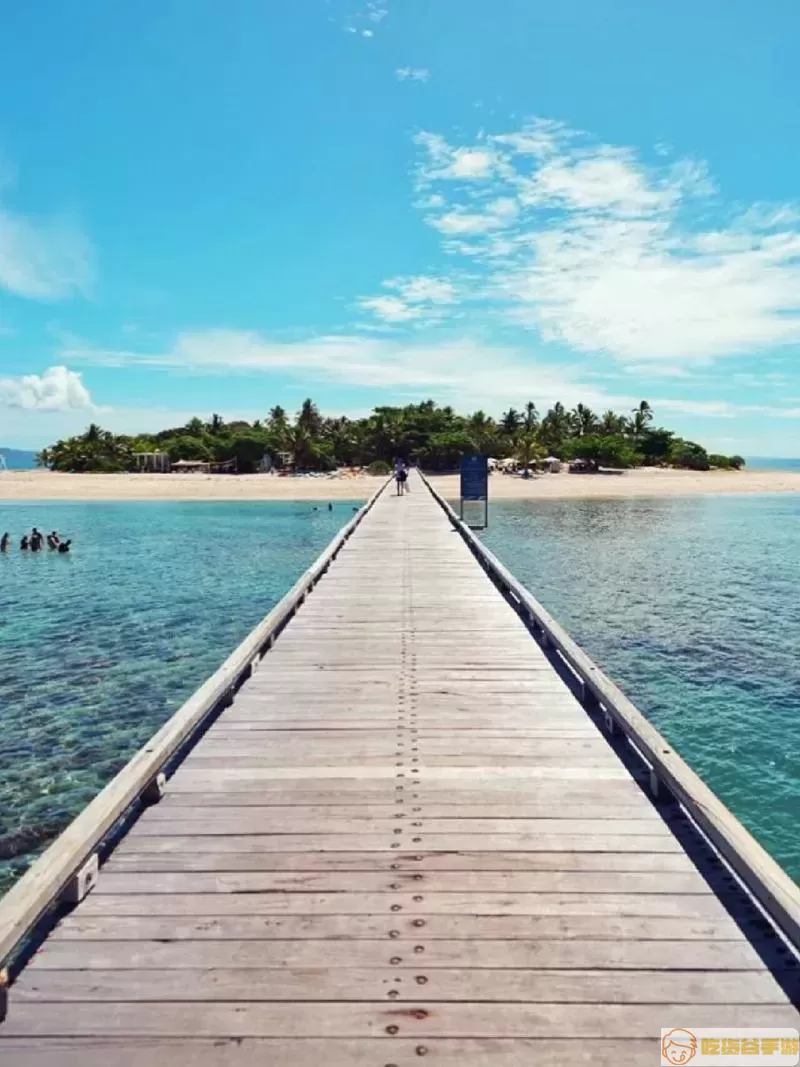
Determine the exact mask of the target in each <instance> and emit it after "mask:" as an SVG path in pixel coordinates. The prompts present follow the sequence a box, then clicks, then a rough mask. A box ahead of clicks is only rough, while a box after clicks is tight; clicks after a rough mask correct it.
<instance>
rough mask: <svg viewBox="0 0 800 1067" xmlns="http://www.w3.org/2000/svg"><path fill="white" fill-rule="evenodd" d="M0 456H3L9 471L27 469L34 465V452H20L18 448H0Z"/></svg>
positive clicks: (31, 468)
mask: <svg viewBox="0 0 800 1067" xmlns="http://www.w3.org/2000/svg"><path fill="white" fill-rule="evenodd" d="M0 456H4V457H5V461H6V466H7V467H8V469H9V470H10V471H29V470H33V468H34V467H35V466H36V453H35V452H22V451H20V449H18V448H0Z"/></svg>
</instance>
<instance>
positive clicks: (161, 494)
mask: <svg viewBox="0 0 800 1067" xmlns="http://www.w3.org/2000/svg"><path fill="white" fill-rule="evenodd" d="M382 481H383V479H381V478H373V477H370V476H368V475H353V476H337V475H334V476H326V477H297V478H292V477H278V476H274V475H263V474H247V475H240V476H238V477H234V476H230V475H224V474H211V475H208V474H57V473H53V472H51V471H39V470H37V471H5V472H3V473H2V474H0V501H15V500H75V501H82V500H323V501H328V500H331V501H333V500H364V499H366V498H367V497H369V496H370V495H371V494H372V493H373V492H374V491H375V490H376V489H377V488H378V487H379V486H380V485H381V483H382ZM431 482H432V484H433V485H434V486H435V487H436V489H437V490H438V491H439V492H440V493H441V494H442V495H443V496H445V497H447V498H448V499H451V500H452V499H456V498H457V497H458V487H459V479H458V476H457V475H438V476H434V477H432V478H431ZM797 492H800V473H794V472H787V471H746V470H745V471H708V472H696V471H682V470H660V469H655V468H643V469H640V470H631V471H624V472H620V473H602V474H567V473H562V474H541V475H537V476H536V477H535V478H532V479H530V480H529V481H525V480H523V479H522V478H519V477H515V476H511V475H505V474H499V473H497V474H493V475H492V476H491V478H490V481H489V495H490V498H494V499H496V500H533V499H537V498H546V499H581V498H602V497H618V498H619V497H646V496H650V497H653V496H655V497H667V496H698V495H708V494H716V493H797Z"/></svg>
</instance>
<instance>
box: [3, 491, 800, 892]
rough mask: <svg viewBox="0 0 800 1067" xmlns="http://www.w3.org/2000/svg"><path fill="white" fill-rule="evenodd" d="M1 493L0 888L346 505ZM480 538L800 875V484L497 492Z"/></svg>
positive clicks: (288, 577)
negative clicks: (690, 493)
mask: <svg viewBox="0 0 800 1067" xmlns="http://www.w3.org/2000/svg"><path fill="white" fill-rule="evenodd" d="M353 506H354V505H352V504H340V503H337V504H336V505H335V507H334V511H333V512H332V513H329V512H328V511H327V509H326V508H325V506H324V505H320V506H319V510H318V511H314V510H313V505H312V504H309V503H243V504H235V503H222V502H220V503H208V504H201V503H180V504H166V503H118V504H117V503H115V504H112V503H102V504H101V503H92V504H27V503H26V504H18V505H5V504H0V532H2V531H3V530H6V529H8V530H9V531H11V532H12V533H13V534H14V536H15V546H16V543H17V541H18V537H19V535H20V534H21V533H22V531H23V530H24V529H26V528H30V527H31V526H32V525H36V526H38V527H40V528H41V529H44V530H49V529H52V528H53V527H55V528H56V529H58V530H59V531H60V532H63V533H64V534H65V535H66V536H71V537H73V538H74V540H75V547H74V552H73V553H72V554H70V555H69V556H66V557H64V556H53V555H51V554H49V553H47V552H45V553H42V554H40V555H38V556H30V555H28V554H22V553H20V552H19V551H18V550H17V549H16V547H15V549H14V551H12V552H11V553H10V554H9V555H8V556H6V557H2V556H0V891H2V889H3V888H7V887H8V885H10V884H11V882H12V881H13V878H14V877H15V875H16V874H18V873H19V872H21V871H22V870H24V869H25V867H26V866H27V864H28V863H29V862H30V860H31V859H32V858H33V857H34V856H35V855H36V853H37V852H38V851H39V850H41V848H42V847H44V845H45V844H46V843H47V842H49V841H50V840H51V839H52V837H53V836H54V835H55V834H57V833H58V832H60V831H61V830H62V829H63V828H64V826H65V825H66V824H67V822H68V821H69V820H70V818H71V817H72V816H74V815H75V814H76V813H77V812H78V811H79V810H80V809H81V808H82V807H83V806H84V805H85V803H86V802H87V801H88V800H89V799H90V798H91V797H92V796H93V795H94V794H95V793H96V792H97V791H98V789H100V788H101V787H102V786H103V785H104V784H105V782H106V781H108V779H109V778H110V777H111V776H112V775H113V774H114V773H115V772H116V771H117V770H118V769H119V768H120V767H121V766H122V764H123V763H124V762H125V761H126V760H127V759H128V758H130V756H131V755H132V754H133V753H134V752H135V751H136V750H137V749H138V748H139V747H140V746H141V745H142V744H143V743H144V741H146V740H147V738H149V737H150V736H151V735H152V733H153V732H154V731H155V730H156V728H157V727H158V726H160V725H161V724H162V723H163V722H164V721H165V720H166V719H167V718H168V717H169V716H170V715H171V714H172V713H173V712H174V711H175V710H176V709H177V708H178V707H179V706H180V704H181V703H182V702H183V701H184V700H185V699H186V697H188V696H189V695H190V694H191V693H192V692H193V691H194V689H195V688H196V687H197V686H198V685H199V684H200V683H201V682H203V681H204V680H205V678H207V677H208V675H209V674H211V673H212V672H213V670H214V669H215V668H216V667H217V666H218V665H219V664H220V663H221V662H222V660H223V659H224V658H225V657H226V656H227V655H228V653H229V652H230V651H231V650H232V649H233V648H234V647H235V646H236V644H237V643H238V642H239V641H240V640H241V639H242V638H243V637H244V636H245V635H246V634H247V632H248V631H249V630H250V629H251V628H252V626H253V625H254V624H255V623H256V622H257V621H258V620H259V619H260V618H262V617H263V615H264V614H266V612H267V611H268V610H269V609H270V607H271V606H272V605H273V604H274V603H275V602H276V601H277V600H278V599H279V598H280V596H281V595H282V594H283V593H284V592H285V591H286V590H287V589H288V588H289V587H290V586H291V585H292V584H293V582H294V581H295V580H296V578H297V577H298V576H299V575H300V574H301V573H302V572H303V570H305V568H306V567H307V566H308V565H309V564H310V563H311V562H312V560H313V559H314V558H315V557H316V556H317V555H318V553H319V552H320V551H321V550H322V549H323V548H324V546H325V545H326V544H327V543H328V541H329V540H330V539H331V537H332V536H333V535H334V533H335V532H336V531H337V530H338V529H339V528H340V527H341V526H342V525H343V524H344V522H346V521H347V519H348V518H349V517H350V515H351V514H352V508H353ZM483 536H484V537H485V540H486V543H487V544H488V545H489V547H490V548H492V550H493V551H494V552H496V553H497V555H498V556H500V558H501V559H503V560H504V561H505V562H506V563H507V564H508V565H509V566H510V567H511V569H512V570H513V571H514V572H515V573H516V574H517V575H518V577H519V578H520V579H521V580H522V581H524V582H525V583H526V584H527V585H528V587H529V588H530V589H531V590H532V591H533V593H534V594H535V595H536V596H537V597H538V598H539V600H541V601H542V603H543V604H544V605H545V606H546V607H547V608H548V609H549V610H550V611H551V612H552V613H553V614H554V615H555V616H556V617H557V618H558V619H559V620H560V621H561V622H562V623H563V624H564V625H565V626H566V627H567V629H568V630H569V631H570V632H571V633H572V634H573V636H574V637H575V638H576V639H577V640H578V641H579V642H580V643H581V644H582V645H583V646H584V647H585V648H586V650H587V651H588V652H589V653H590V654H591V655H592V656H594V657H595V659H596V660H597V661H598V662H599V663H600V664H601V665H602V666H603V667H604V669H605V670H606V671H607V672H608V673H609V674H610V675H611V676H612V677H613V678H614V679H615V680H616V681H617V682H619V683H620V685H621V686H622V687H623V688H624V689H625V691H626V692H627V693H628V694H629V695H630V696H631V698H632V699H633V700H634V701H635V702H636V703H637V704H638V705H639V707H640V708H641V709H642V711H643V712H645V713H646V714H647V715H649V716H650V717H651V718H652V720H653V722H654V723H655V724H656V725H657V726H658V727H659V729H661V730H662V731H663V732H664V734H665V735H666V736H667V737H668V738H669V740H670V742H671V743H672V744H673V745H674V746H675V747H676V748H677V749H678V751H680V752H681V753H682V754H683V756H684V757H685V758H686V759H687V760H688V761H689V762H690V763H691V764H692V766H694V767H695V768H696V770H697V771H698V772H699V773H700V774H701V775H703V777H704V778H705V779H706V780H707V781H708V782H709V784H710V785H711V786H712V787H713V788H714V789H715V790H716V791H717V792H718V793H719V795H720V796H721V797H722V798H723V799H724V800H725V801H726V803H727V804H728V805H729V806H730V807H731V808H732V809H733V810H734V812H735V813H736V814H737V815H738V816H739V817H740V818H741V819H742V820H743V821H744V822H745V823H746V825H748V826H749V828H750V829H751V830H752V831H753V832H754V833H755V834H756V836H757V837H758V838H759V839H760V840H761V841H762V842H763V844H764V845H765V846H766V847H767V848H768V849H770V850H771V851H772V853H773V854H774V855H775V856H776V857H777V859H778V860H779V861H780V862H781V863H783V864H784V866H785V867H786V868H787V869H788V870H789V871H790V873H791V874H792V875H793V876H794V877H795V878H798V879H800V837H798V834H797V827H798V825H800V761H799V760H798V756H797V753H798V750H800V597H798V594H797V591H798V589H800V496H788V495H786V496H761V497H749V496H746V497H736V496H730V497H726V496H718V497H708V498H702V497H697V498H674V499H668V500H657V499H646V500H645V499H638V500H595V501H578V500H565V501H554V500H549V501H540V502H525V503H521V502H506V503H496V504H492V506H491V512H490V527H489V529H488V530H487V531H486V532H485V534H484V535H483Z"/></svg>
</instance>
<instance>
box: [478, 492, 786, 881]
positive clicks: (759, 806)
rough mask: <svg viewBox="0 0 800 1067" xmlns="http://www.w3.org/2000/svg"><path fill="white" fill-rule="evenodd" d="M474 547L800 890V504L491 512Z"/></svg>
mask: <svg viewBox="0 0 800 1067" xmlns="http://www.w3.org/2000/svg"><path fill="white" fill-rule="evenodd" d="M482 537H483V539H484V541H485V543H486V544H487V546H488V547H489V548H490V549H491V550H492V551H493V552H494V553H495V555H497V556H498V557H499V558H500V559H501V560H502V561H503V562H504V563H506V564H507V565H508V566H509V568H510V569H511V570H512V571H513V572H514V574H516V576H517V577H518V578H519V579H520V581H522V582H523V583H524V584H525V585H526V586H527V587H528V589H530V590H531V592H533V594H534V595H535V596H536V598H537V599H538V600H539V601H540V602H541V603H542V604H543V605H544V606H545V607H546V608H547V609H548V611H550V613H551V614H553V615H554V616H555V617H556V618H557V619H558V620H559V621H560V622H561V623H562V624H563V625H564V626H565V628H566V629H567V630H568V631H569V632H570V633H571V635H572V636H573V637H574V638H575V639H576V640H577V641H578V643H579V644H581V645H582V646H583V647H584V649H585V650H586V651H587V652H588V653H589V654H590V655H591V656H592V657H593V658H594V659H595V661H596V662H597V663H599V664H600V666H601V667H603V669H604V670H605V671H606V673H608V674H609V675H610V676H611V677H612V678H613V679H614V680H615V681H616V682H617V683H618V684H619V685H620V686H621V688H622V689H623V690H624V691H625V692H626V693H627V695H628V696H629V697H631V699H632V700H633V701H634V703H635V704H637V705H638V707H639V708H640V710H641V711H642V712H644V713H645V714H646V715H647V716H648V717H649V718H650V720H651V721H652V722H653V723H654V725H655V726H657V727H658V729H659V730H661V732H662V733H663V734H664V735H665V736H666V737H667V739H668V740H669V741H670V742H671V744H672V745H673V746H674V747H675V748H676V749H677V750H678V752H680V754H681V755H682V756H683V757H684V759H686V760H687V762H688V763H689V764H690V765H691V766H692V767H693V768H694V769H695V770H696V771H697V772H698V773H699V774H700V775H701V776H702V777H703V778H704V779H705V781H706V782H707V783H708V784H709V785H710V786H711V788H712V789H713V790H714V791H715V792H716V793H717V795H718V796H719V797H720V798H721V799H722V800H723V801H724V802H725V803H726V804H727V805H728V807H730V808H731V809H732V810H733V812H734V813H735V814H736V815H737V816H738V818H739V819H741V821H742V822H743V823H744V824H745V825H746V826H747V827H748V829H749V830H750V831H751V832H752V833H753V834H754V835H755V836H756V837H757V838H758V839H759V840H760V841H761V843H762V844H763V845H764V846H765V847H766V848H767V849H768V850H769V851H770V852H771V853H772V854H773V855H774V856H775V857H776V859H778V861H779V862H780V863H781V864H782V865H783V866H784V867H785V868H786V869H787V871H789V873H790V874H791V875H792V876H793V877H794V878H795V879H797V880H799V881H800V834H799V833H798V827H800V755H799V754H800V495H783V496H778V495H775V496H756V497H744V496H742V497H739V496H716V497H712V496H709V497H694V498H673V499H663V500H659V499H646V500H644V499H639V500H594V501H579V500H564V501H556V500H548V501H538V502H529V501H526V502H524V503H522V502H515V503H496V504H493V505H492V507H491V513H490V526H489V529H488V530H486V531H485V532H484V533H483V534H482Z"/></svg>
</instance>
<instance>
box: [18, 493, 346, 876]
mask: <svg viewBox="0 0 800 1067" xmlns="http://www.w3.org/2000/svg"><path fill="white" fill-rule="evenodd" d="M313 507H314V505H312V504H309V503H244V504H233V503H207V504H198V503H180V504H164V503H124V504H122V503H120V504H112V503H109V504H105V503H104V504H94V503H93V504H53V503H47V504H24V505H23V504H19V505H5V504H3V505H0V533H2V532H3V531H5V530H8V531H10V532H11V533H12V535H13V550H12V551H10V552H9V553H8V554H7V555H5V556H1V555H0V892H2V890H3V889H4V888H7V887H8V885H9V884H10V883H11V881H12V880H13V877H14V875H15V874H17V873H19V872H20V871H21V870H23V869H24V868H25V867H26V866H27V865H28V863H29V862H30V860H31V859H32V858H33V856H34V855H35V854H36V852H37V851H39V850H40V849H41V847H42V846H43V845H44V844H46V843H47V842H48V841H49V840H50V839H52V837H53V836H54V835H55V834H57V833H59V832H60V831H61V830H62V829H63V828H64V826H65V825H66V824H67V823H68V822H69V820H70V819H71V818H72V817H73V816H74V815H75V814H76V813H77V812H78V811H80V809H81V808H82V807H83V806H84V805H85V804H86V802H87V801H88V800H90V799H91V797H92V796H94V795H95V793H96V792H97V791H98V790H99V789H100V788H101V787H102V786H103V785H104V784H105V783H106V782H107V781H108V780H109V779H110V778H111V777H112V775H113V774H114V773H115V772H116V771H117V770H119V768H120V767H121V766H122V765H123V764H124V763H125V762H126V760H127V759H129V758H130V757H131V756H132V755H133V753H134V752H135V751H136V750H137V749H138V748H139V747H140V746H141V745H142V744H143V743H144V742H145V741H146V740H147V739H148V738H149V737H150V736H151V735H152V734H153V733H154V732H155V730H156V729H157V728H158V727H159V726H160V725H161V724H162V723H163V722H165V721H166V719H168V718H169V716H170V715H171V714H172V713H173V712H174V711H175V710H176V709H177V708H178V707H179V706H180V705H181V704H182V703H183V701H184V700H185V699H186V698H187V697H188V696H190V695H191V693H192V692H193V691H194V690H195V689H196V688H197V687H198V686H199V685H200V684H201V683H202V682H203V681H205V679H206V678H207V677H208V676H209V675H210V674H211V673H213V671H214V670H215V669H216V668H217V667H218V666H219V665H220V663H221V662H222V661H223V660H224V659H225V658H226V657H227V656H228V654H229V653H230V652H231V651H232V650H233V649H234V648H235V647H236V645H237V644H238V643H239V642H240V641H241V640H242V639H243V638H244V637H245V636H246V634H247V633H248V632H249V631H250V630H251V629H252V627H253V626H254V625H255V624H256V623H257V622H258V621H259V620H260V619H261V618H262V617H263V616H264V615H265V614H266V613H267V612H268V611H269V610H270V608H271V607H272V606H273V605H274V604H275V603H276V602H277V601H278V600H279V599H280V598H281V596H282V595H283V594H284V593H285V592H286V590H287V589H289V588H290V587H291V586H292V585H293V584H294V582H295V581H296V580H297V578H299V576H300V575H301V574H302V573H303V571H304V570H305V569H306V568H307V567H308V566H309V565H310V564H311V563H312V562H313V560H314V559H315V558H316V556H317V555H318V554H319V553H320V552H321V551H322V549H323V548H324V547H325V546H326V545H327V544H328V542H329V541H330V540H331V538H332V537H333V536H334V534H335V533H336V531H337V530H338V529H339V528H340V527H341V526H343V525H344V523H345V522H347V520H348V519H349V518H350V517H351V516H352V512H353V507H354V505H353V504H352V503H347V504H345V503H340V502H337V503H336V504H335V506H334V510H333V511H332V512H328V510H327V506H326V505H325V504H321V505H319V508H318V510H317V511H314V510H313ZM31 526H38V527H39V529H41V530H45V531H47V530H52V529H53V528H54V527H55V528H56V529H57V530H58V531H59V532H61V533H63V534H64V535H65V536H68V537H72V538H74V541H75V543H74V551H73V552H72V553H71V554H69V555H66V556H59V555H56V554H53V553H50V552H48V551H47V550H45V551H44V552H40V553H37V554H31V553H27V552H26V553H23V552H20V551H19V550H18V548H17V546H18V544H19V538H20V536H21V534H22V533H23V532H24V531H25V530H26V529H30V528H31Z"/></svg>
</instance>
